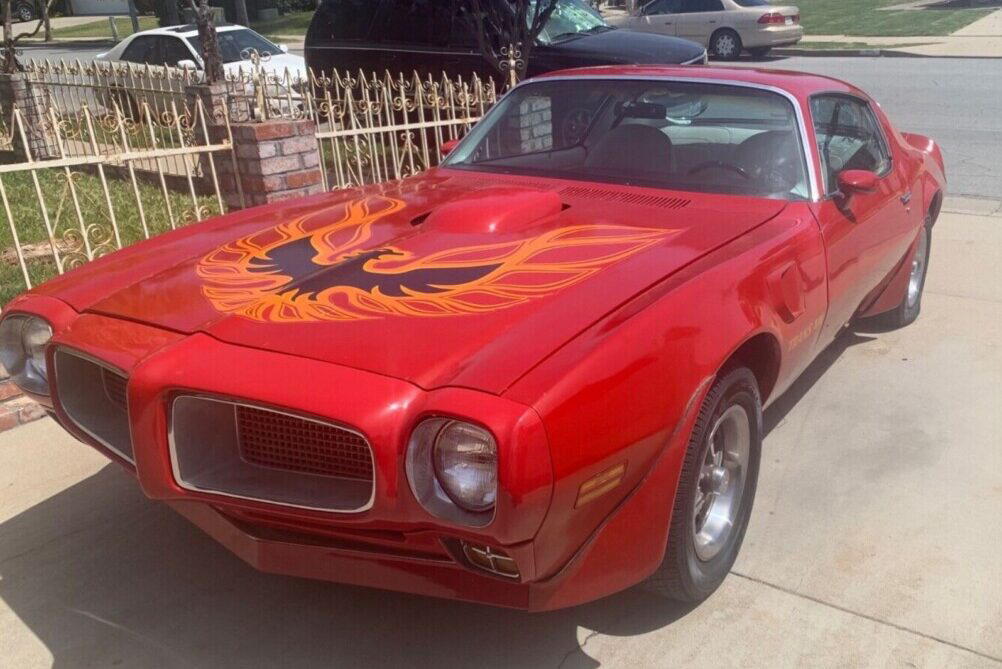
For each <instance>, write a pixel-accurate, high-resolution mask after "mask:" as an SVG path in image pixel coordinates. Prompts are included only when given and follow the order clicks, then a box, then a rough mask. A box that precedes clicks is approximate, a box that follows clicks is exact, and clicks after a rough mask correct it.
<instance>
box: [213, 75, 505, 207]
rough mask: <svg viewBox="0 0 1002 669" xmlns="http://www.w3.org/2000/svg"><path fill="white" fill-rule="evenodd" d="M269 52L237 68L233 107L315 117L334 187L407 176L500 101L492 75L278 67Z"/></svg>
mask: <svg viewBox="0 0 1002 669" xmlns="http://www.w3.org/2000/svg"><path fill="white" fill-rule="evenodd" d="M265 65H266V60H260V59H252V64H251V67H250V68H248V69H240V70H237V71H235V72H230V73H228V75H227V90H228V92H229V95H230V96H231V98H232V99H233V100H235V101H236V100H240V101H241V102H240V103H239V104H232V106H233V107H238V108H241V109H250V110H252V116H253V117H254V118H259V119H271V120H274V119H310V120H313V121H314V122H315V123H316V138H317V147H318V150H319V152H320V164H321V168H322V171H323V176H324V185H325V187H327V188H328V189H336V188H347V187H351V186H357V185H361V184H367V183H378V182H380V181H386V180H389V179H402V178H404V177H407V176H410V175H413V174H416V173H418V172H420V171H422V170H425V169H428V168H429V167H433V166H435V165H437V164H438V162H439V161H440V160H441V159H442V155H441V151H440V147H441V145H442V143H443V142H445V141H447V140H451V139H457V138H459V137H461V136H462V135H464V134H465V133H466V132H468V131H469V129H470V128H471V127H472V126H473V124H474V123H476V122H477V121H478V120H480V117H482V116H483V115H484V113H485V112H486V111H487V109H489V108H490V107H491V106H492V105H493V104H494V103H495V102H497V97H498V93H497V87H496V85H495V83H494V80H493V79H486V80H484V79H481V78H479V77H477V76H476V75H474V76H472V77H470V78H468V79H464V78H457V79H450V78H449V77H447V76H446V75H444V74H443V75H441V76H439V77H434V76H431V75H427V76H421V75H419V74H417V73H412V74H410V75H405V74H393V73H390V72H385V73H383V74H377V73H366V72H361V71H360V72H357V73H354V72H343V73H342V72H333V73H331V74H317V73H314V72H310V73H308V74H307V75H306V80H304V78H303V75H302V74H300V73H298V72H292V71H288V70H285V71H282V72H274V71H272V70H269V69H267V68H266V67H265Z"/></svg>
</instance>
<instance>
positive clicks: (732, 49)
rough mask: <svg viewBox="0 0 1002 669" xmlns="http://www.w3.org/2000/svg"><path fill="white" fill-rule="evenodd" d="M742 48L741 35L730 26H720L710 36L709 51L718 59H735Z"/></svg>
mask: <svg viewBox="0 0 1002 669" xmlns="http://www.w3.org/2000/svg"><path fill="white" fill-rule="evenodd" d="M743 48H744V47H743V46H742V45H741V36H740V35H738V34H737V33H736V32H735V31H733V30H731V29H730V28H721V29H720V30H718V31H717V32H715V33H713V36H712V37H710V51H712V52H713V55H715V56H716V57H717V58H719V59H720V60H737V59H738V57H739V56H740V55H741V50H742V49H743Z"/></svg>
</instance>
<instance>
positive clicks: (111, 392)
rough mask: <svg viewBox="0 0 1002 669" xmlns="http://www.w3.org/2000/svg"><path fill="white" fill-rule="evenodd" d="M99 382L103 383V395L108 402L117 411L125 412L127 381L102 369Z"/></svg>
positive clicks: (108, 370)
mask: <svg viewBox="0 0 1002 669" xmlns="http://www.w3.org/2000/svg"><path fill="white" fill-rule="evenodd" d="M101 381H102V382H103V383H104V394H105V396H106V397H107V398H108V400H109V401H110V402H111V403H112V404H114V405H115V406H116V407H118V408H119V409H122V410H123V411H125V410H127V406H126V403H125V402H126V398H125V389H126V386H127V385H128V383H129V380H128V379H126V378H125V377H124V376H121V375H119V374H116V373H115V372H113V371H111V370H110V369H103V370H102V371H101Z"/></svg>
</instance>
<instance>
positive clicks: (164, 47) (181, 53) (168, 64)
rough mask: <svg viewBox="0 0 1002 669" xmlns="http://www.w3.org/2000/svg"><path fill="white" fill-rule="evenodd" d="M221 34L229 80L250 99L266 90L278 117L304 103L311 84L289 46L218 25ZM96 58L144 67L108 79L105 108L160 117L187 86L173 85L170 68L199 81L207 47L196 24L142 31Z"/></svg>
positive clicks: (301, 61) (302, 63)
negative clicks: (144, 110) (168, 74)
mask: <svg viewBox="0 0 1002 669" xmlns="http://www.w3.org/2000/svg"><path fill="white" fill-rule="evenodd" d="M216 32H217V34H218V36H219V50H220V52H221V53H222V57H223V69H224V70H225V71H226V75H227V78H232V79H237V80H240V81H242V82H243V84H242V88H243V89H244V95H245V96H246V97H247V99H249V100H254V99H255V97H256V96H255V92H256V91H258V90H262V91H265V92H266V97H267V99H268V101H269V102H268V104H269V106H270V107H272V108H273V109H271V112H272V113H275V112H280V111H281V108H283V107H288V106H289V105H297V104H299V101H300V100H301V98H302V96H301V91H302V90H303V88H304V87H305V86H306V84H307V83H308V82H309V76H308V74H307V69H306V61H305V60H304V59H303V58H302V56H296V55H293V54H290V53H288V51H289V50H288V48H287V47H286V46H285V45H284V44H275V43H273V42H271V41H269V40H268V39H266V38H264V37H262V36H261V35H259V34H258V33H256V32H254V31H253V30H251V29H250V28H246V27H244V26H240V25H221V26H217V27H216ZM95 60H96V61H98V62H107V63H111V64H118V63H121V64H123V65H125V64H131V65H134V66H141V67H139V68H133V69H131V70H129V71H127V72H125V73H123V72H121V71H118V70H119V68H115V70H113V71H112V72H110V73H109V75H108V77H107V78H108V81H107V82H106V84H107V86H106V89H107V91H108V93H107V94H105V95H104V96H99V97H102V98H104V99H101V100H100V102H101V103H102V104H103V105H104V106H105V107H109V108H110V107H111V106H112V104H117V105H119V106H120V107H122V108H123V110H124V111H125V112H126V113H127V114H130V115H131V116H132V117H134V118H137V117H138V116H139V115H140V114H141V113H142V112H141V107H142V104H143V103H145V104H148V105H149V106H150V108H151V112H152V113H153V114H157V115H158V114H160V113H162V112H165V111H167V110H169V109H170V107H171V99H174V100H175V102H179V101H180V100H181V99H183V86H180V85H179V84H177V83H171V81H170V80H171V79H176V78H175V77H166V76H164V73H165V72H167V70H168V69H172V71H173V72H175V73H177V72H178V69H176V68H180V69H181V70H188V71H189V72H190V73H191V75H190V76H191V77H192V78H194V79H195V80H197V79H199V78H200V77H201V76H202V71H203V67H204V63H203V60H202V45H201V42H200V41H199V39H198V29H197V28H196V27H195V26H194V25H185V26H169V27H166V28H155V29H153V30H145V31H143V32H139V33H136V34H134V35H132V36H130V37H127V38H125V39H124V40H122V41H121V42H119V43H118V44H117V45H116V46H115V48H113V49H112V50H111V51H108V52H106V53H101V54H98V55H97V56H95ZM146 72H149V73H150V75H151V76H150V77H149V78H150V79H151V81H143V79H144V78H146V77H145V76H144V75H145V73H146ZM182 74H183V73H182ZM187 76H188V75H185V78H187ZM262 84H263V85H262ZM237 90H239V87H238V88H237Z"/></svg>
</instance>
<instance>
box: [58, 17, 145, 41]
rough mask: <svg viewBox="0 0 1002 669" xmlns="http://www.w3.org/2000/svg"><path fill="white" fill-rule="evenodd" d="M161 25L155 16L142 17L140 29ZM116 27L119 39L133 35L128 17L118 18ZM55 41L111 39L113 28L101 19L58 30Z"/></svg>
mask: <svg viewBox="0 0 1002 669" xmlns="http://www.w3.org/2000/svg"><path fill="white" fill-rule="evenodd" d="M159 25H160V24H159V22H158V21H157V17H155V16H140V17H139V29H140V30H149V29H151V28H156V27H158V26H159ZM115 26H116V27H117V28H118V36H119V37H128V36H129V35H131V34H132V21H131V20H129V18H128V17H125V18H123V17H117V18H116V19H115ZM52 37H53V39H65V38H67V37H93V38H95V39H102V38H104V39H111V26H110V25H109V23H108V19H100V20H98V21H91V22H89V23H81V24H80V25H76V26H69V27H66V28H58V29H55V30H53V31H52Z"/></svg>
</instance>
